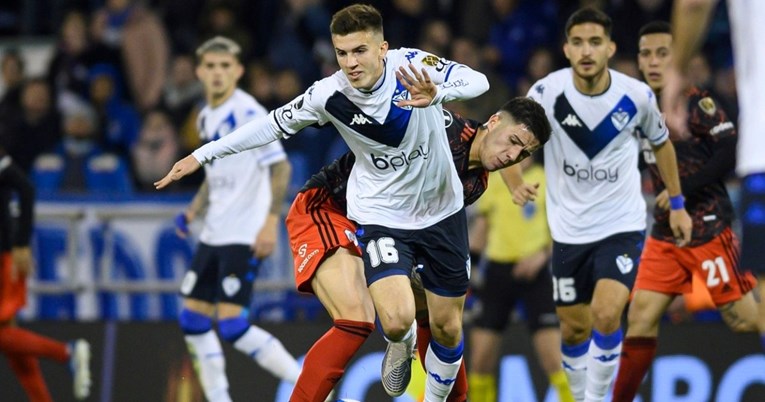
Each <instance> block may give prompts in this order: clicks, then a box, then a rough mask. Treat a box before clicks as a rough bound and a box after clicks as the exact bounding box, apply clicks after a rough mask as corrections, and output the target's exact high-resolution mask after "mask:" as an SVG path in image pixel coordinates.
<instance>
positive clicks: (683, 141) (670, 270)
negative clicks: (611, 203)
mask: <svg viewBox="0 0 765 402" xmlns="http://www.w3.org/2000/svg"><path fill="white" fill-rule="evenodd" d="M671 48H672V34H671V29H670V25H669V24H668V23H666V22H651V23H649V24H646V25H645V26H643V27H642V28H641V30H640V42H639V49H640V50H639V53H638V65H639V67H640V71H641V73H642V74H643V78H645V80H646V82H647V83H648V85H650V86H651V89H653V91H654V92H655V93H656V94H657V96H659V95H660V93H661V90H662V88H663V87H664V84H665V74H664V73H665V71H666V70H667V66H668V65H669V63H670V60H671V58H672V51H671ZM688 100H689V104H688V128H689V131H690V132H689V133H687V135H673V138H674V140H673V142H674V145H675V152H676V154H677V165H678V170H679V173H680V181H681V185H682V188H683V193H684V194H685V197H686V200H685V206H686V209H687V210H688V213H689V214H690V215H691V217H692V218H693V236H692V239H691V243H690V244H689V245H688V246H687V247H682V248H681V247H678V246H677V245H676V244H675V239H674V238H673V236H672V231H671V230H670V228H669V224H668V214H667V210H668V208H669V206H670V205H669V204H670V201H669V198H668V197H667V191H666V190H665V189H664V184H663V183H662V181H661V179H660V178H659V174H658V169H657V167H656V164H655V160H654V159H653V152H652V151H651V150H650V147H646V146H643V147H642V150H643V157H644V159H645V161H646V162H647V164H648V166H649V169H650V171H651V177H652V179H653V182H654V187H655V189H656V192H657V196H656V207H655V209H654V219H655V224H654V226H653V230H652V231H651V234H650V236H649V237H648V240H647V241H646V243H645V247H644V249H643V253H642V256H641V259H640V270H638V274H637V279H636V282H635V288H634V290H633V299H632V303H631V305H630V309H629V314H628V320H629V325H628V330H627V335H626V338H625V340H624V346H623V349H622V355H621V359H620V361H619V374H618V375H617V378H616V383H615V385H614V394H613V401H614V402H627V401H629V402H631V401H632V400H633V399H634V397H635V394H636V392H637V389H638V387H639V386H640V383H641V382H642V380H643V377H644V376H645V373H646V372H647V371H648V367H649V365H650V364H651V362H652V361H653V358H654V356H655V354H656V338H657V336H658V334H659V321H660V319H661V316H662V314H664V312H665V311H666V310H667V307H668V306H669V304H670V302H671V301H672V299H674V297H675V296H677V295H680V294H683V293H687V292H690V290H691V283H692V279H693V274H694V271H697V272H698V273H700V274H701V277H702V278H704V279H705V282H706V286H707V290H708V291H709V293H710V295H711V297H712V300H713V301H714V303H715V305H716V306H717V308H718V310H719V311H720V313H721V314H722V317H723V320H724V321H725V323H726V324H727V325H728V326H729V327H730V328H731V329H732V330H734V331H754V330H756V316H757V306H756V304H755V300H754V296H753V294H752V289H753V288H754V287H755V286H756V280H755V278H754V277H753V276H752V275H751V273H749V272H746V273H744V272H740V271H739V242H738V239H737V238H736V235H735V234H734V233H733V231H732V230H731V221H732V220H733V206H732V204H731V200H730V197H729V196H728V192H727V190H726V188H725V183H724V181H725V178H726V177H727V176H728V175H729V174H730V173H731V172H732V171H733V168H734V167H735V161H736V128H735V125H734V124H733V122H731V121H730V120H729V119H728V117H727V116H726V114H725V111H723V110H722V109H721V108H720V105H719V104H718V103H716V102H715V101H714V99H712V97H711V96H710V95H709V93H707V92H706V91H704V90H701V89H699V88H691V89H690V90H689V93H688Z"/></svg>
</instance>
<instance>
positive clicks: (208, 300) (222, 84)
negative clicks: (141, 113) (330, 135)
mask: <svg viewBox="0 0 765 402" xmlns="http://www.w3.org/2000/svg"><path fill="white" fill-rule="evenodd" d="M239 53H240V48H239V46H238V45H237V44H236V43H235V42H234V41H232V40H230V39H228V38H224V37H215V38H213V39H210V40H208V41H207V42H205V43H203V44H202V45H201V46H200V47H199V48H198V49H197V57H198V64H197V70H196V72H197V76H198V78H199V79H200V81H202V83H203V85H204V88H205V97H206V100H207V105H206V106H205V108H204V109H202V111H201V112H200V114H199V117H198V119H197V126H198V129H199V136H200V138H201V139H202V141H204V142H207V141H213V140H216V139H218V138H221V137H225V136H227V135H229V134H230V133H231V132H232V131H233V130H234V129H236V128H237V127H239V126H241V125H242V124H244V123H246V122H248V121H250V120H252V119H253V118H256V117H258V116H265V115H266V114H267V111H266V110H265V108H263V106H261V105H260V104H259V103H258V102H257V101H256V100H255V99H254V98H253V97H252V96H250V95H248V94H246V93H245V92H243V91H242V90H240V89H238V88H237V86H236V84H237V82H238V80H239V78H240V77H241V76H242V73H243V71H244V69H243V67H242V65H241V63H240V61H239ZM205 176H206V177H205V181H204V183H203V184H202V186H201V187H200V189H199V191H198V192H197V194H196V196H195V197H194V199H193V200H192V202H191V204H190V205H189V207H188V208H187V209H186V210H185V211H184V212H182V213H181V214H179V216H178V217H177V219H176V222H177V224H178V228H179V230H178V232H179V234H180V235H182V236H185V235H186V234H187V233H188V228H187V223H188V222H190V221H192V220H194V218H195V217H197V216H201V215H202V214H204V227H203V229H202V233H201V234H200V236H199V239H200V243H199V246H198V248H197V251H196V253H195V255H194V260H193V262H192V266H191V269H190V270H189V271H188V272H187V273H186V276H185V277H184V279H183V282H182V284H181V294H182V295H183V311H181V314H180V317H179V322H180V326H181V329H182V330H183V333H184V334H185V338H186V343H187V345H188V347H189V352H190V353H191V355H192V358H193V359H194V360H195V363H196V364H195V367H196V368H197V374H198V376H199V380H200V383H201V384H202V388H203V389H204V392H205V396H206V397H207V399H208V400H209V401H214V402H217V401H230V400H231V397H230V396H229V393H228V379H227V377H226V371H225V358H224V355H223V350H222V349H221V344H220V341H219V339H218V336H217V335H216V333H215V331H214V330H213V328H212V324H213V317H217V322H218V332H219V333H220V336H221V338H223V339H224V340H226V341H228V342H230V343H231V344H232V345H233V346H234V348H236V349H237V350H239V351H241V352H242V353H244V354H246V355H247V356H250V357H252V358H253V359H254V360H255V361H256V362H257V363H258V364H259V365H260V366H261V367H263V368H264V369H266V370H268V371H269V372H271V373H272V374H273V375H275V376H277V377H279V378H280V379H282V380H286V381H289V382H292V383H294V382H296V381H297V378H298V376H299V374H300V366H299V365H298V363H297V361H295V359H294V358H293V357H292V356H291V355H290V354H289V353H288V352H287V351H286V350H285V349H284V346H282V344H281V342H279V340H278V339H276V338H275V337H274V336H273V335H271V334H270V333H268V332H266V331H264V330H263V329H261V328H259V327H257V326H255V325H251V324H250V323H249V322H248V321H247V318H246V317H247V314H246V306H248V305H249V303H250V296H251V295H252V282H253V279H254V277H255V274H256V269H257V265H256V264H253V263H251V261H253V262H254V261H255V260H253V258H255V259H257V260H260V259H263V258H266V257H268V255H269V254H271V252H272V251H273V249H274V245H275V244H276V237H277V235H276V233H277V223H278V221H279V219H280V216H281V207H282V205H283V204H282V202H283V201H284V194H285V192H286V188H287V183H288V182H289V177H290V165H289V162H287V159H286V155H285V153H284V150H283V149H282V146H281V144H280V143H279V142H278V141H275V142H272V143H270V144H268V145H266V146H264V147H262V148H258V149H254V150H250V151H247V152H242V153H241V154H238V155H234V156H232V157H231V158H226V159H222V160H218V161H215V163H212V164H208V165H206V166H205ZM253 195H254V196H253Z"/></svg>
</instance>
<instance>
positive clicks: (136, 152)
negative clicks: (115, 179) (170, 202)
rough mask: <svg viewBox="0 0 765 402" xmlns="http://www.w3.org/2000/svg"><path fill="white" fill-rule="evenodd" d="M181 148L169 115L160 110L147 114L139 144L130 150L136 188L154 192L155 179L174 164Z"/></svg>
mask: <svg viewBox="0 0 765 402" xmlns="http://www.w3.org/2000/svg"><path fill="white" fill-rule="evenodd" d="M180 149H181V148H180V144H179V143H178V137H177V133H176V132H175V127H174V126H173V123H172V122H171V121H170V116H169V115H168V114H167V113H165V112H163V111H161V110H153V111H151V112H149V113H147V114H146V117H145V118H144V119H143V126H142V127H141V132H140V134H139V136H138V143H137V144H136V145H135V146H134V147H133V149H132V158H133V159H132V160H133V167H134V171H135V180H136V186H137V188H138V189H139V190H145V191H153V190H154V185H153V183H154V181H155V180H156V179H157V177H160V176H162V174H163V173H165V172H167V171H168V170H169V169H170V168H171V167H172V166H173V163H175V161H176V160H177V159H178V157H179V156H180V155H181V154H180Z"/></svg>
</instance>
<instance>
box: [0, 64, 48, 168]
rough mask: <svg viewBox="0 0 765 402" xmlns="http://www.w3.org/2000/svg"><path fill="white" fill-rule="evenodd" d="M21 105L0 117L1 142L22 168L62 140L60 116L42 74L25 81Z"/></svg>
mask: <svg viewBox="0 0 765 402" xmlns="http://www.w3.org/2000/svg"><path fill="white" fill-rule="evenodd" d="M20 102H21V105H20V107H21V109H20V111H18V112H15V113H9V114H7V115H5V116H3V118H2V119H0V146H1V147H4V148H5V150H6V152H8V154H9V155H11V157H12V158H13V160H14V162H15V163H16V164H17V165H18V166H19V167H21V169H22V170H23V171H24V172H27V173H29V171H30V170H31V169H32V164H33V163H34V160H35V159H36V158H37V156H38V155H40V154H41V153H43V152H47V151H50V150H51V149H53V147H55V145H56V144H57V143H58V142H59V141H60V140H61V116H60V114H59V112H58V110H56V108H54V107H53V101H52V98H51V91H50V87H49V86H48V83H47V82H46V81H45V80H44V79H41V78H35V79H29V80H26V81H24V83H23V84H22V87H21V100H20Z"/></svg>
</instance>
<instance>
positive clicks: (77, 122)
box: [32, 102, 133, 196]
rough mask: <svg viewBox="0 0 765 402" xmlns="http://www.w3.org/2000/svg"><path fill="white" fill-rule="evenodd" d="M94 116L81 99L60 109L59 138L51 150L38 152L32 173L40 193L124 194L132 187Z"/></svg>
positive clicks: (121, 159)
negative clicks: (103, 139)
mask: <svg viewBox="0 0 765 402" xmlns="http://www.w3.org/2000/svg"><path fill="white" fill-rule="evenodd" d="M100 130H101V127H100V126H99V125H98V116H97V114H96V112H95V110H94V109H93V107H92V106H91V105H89V104H87V103H85V102H79V103H72V104H70V105H69V106H68V108H67V110H65V111H64V118H63V138H62V140H61V142H60V143H59V144H58V145H57V146H56V147H55V149H54V150H53V152H50V153H45V154H42V155H40V156H39V157H38V158H37V159H36V160H35V163H34V168H33V171H32V177H33V179H34V183H35V187H36V188H37V189H38V191H39V192H40V193H41V194H45V195H47V196H51V195H55V194H80V195H81V194H108V195H112V196H114V195H124V194H129V193H130V192H131V191H132V188H133V186H132V179H131V178H130V171H129V168H128V164H127V161H126V160H124V159H123V158H122V157H121V156H119V155H116V154H113V153H109V152H106V151H105V150H104V148H103V146H102V144H101V143H100V141H99V139H100V138H101V136H100V135H99V134H98V133H99V131H100Z"/></svg>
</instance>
